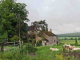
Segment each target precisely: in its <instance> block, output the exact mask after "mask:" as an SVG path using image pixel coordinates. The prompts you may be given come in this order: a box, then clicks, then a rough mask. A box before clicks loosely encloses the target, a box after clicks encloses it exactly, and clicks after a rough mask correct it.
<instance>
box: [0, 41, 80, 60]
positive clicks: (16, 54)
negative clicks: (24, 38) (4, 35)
mask: <svg viewBox="0 0 80 60" xmlns="http://www.w3.org/2000/svg"><path fill="white" fill-rule="evenodd" d="M60 42H61V43H64V44H75V40H60ZM64 44H55V45H52V46H39V47H37V51H36V52H35V55H30V54H26V53H25V52H27V51H26V50H25V52H24V51H23V54H20V50H17V47H16V49H15V50H14V51H12V50H8V51H5V52H4V54H3V53H0V59H2V60H4V59H5V60H11V59H12V60H20V59H21V60H64V57H63V55H62V53H63V45H64ZM78 44H80V40H78ZM26 45H27V44H26ZM51 47H52V48H58V49H59V51H52V50H50V48H51ZM76 47H80V46H76ZM6 48H12V47H6ZM11 51H12V52H11ZM66 52H67V50H66ZM75 52H76V51H75ZM78 52H80V51H78ZM2 55H3V56H2ZM69 58H70V59H72V58H71V57H69ZM74 60H76V59H74Z"/></svg>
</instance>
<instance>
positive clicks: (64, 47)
mask: <svg viewBox="0 0 80 60" xmlns="http://www.w3.org/2000/svg"><path fill="white" fill-rule="evenodd" d="M63 56H65V47H63Z"/></svg>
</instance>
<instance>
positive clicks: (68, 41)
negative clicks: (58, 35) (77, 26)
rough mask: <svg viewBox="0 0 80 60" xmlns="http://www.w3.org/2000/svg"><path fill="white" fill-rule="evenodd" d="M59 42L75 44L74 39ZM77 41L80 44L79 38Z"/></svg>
mask: <svg viewBox="0 0 80 60" xmlns="http://www.w3.org/2000/svg"><path fill="white" fill-rule="evenodd" d="M60 42H61V43H64V44H75V40H60ZM77 42H78V44H79V45H80V40H77Z"/></svg>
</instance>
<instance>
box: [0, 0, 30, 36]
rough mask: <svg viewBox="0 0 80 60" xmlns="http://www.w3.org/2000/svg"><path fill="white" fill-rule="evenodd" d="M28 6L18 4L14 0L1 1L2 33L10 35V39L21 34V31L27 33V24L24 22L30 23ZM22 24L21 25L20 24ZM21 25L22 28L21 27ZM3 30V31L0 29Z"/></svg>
mask: <svg viewBox="0 0 80 60" xmlns="http://www.w3.org/2000/svg"><path fill="white" fill-rule="evenodd" d="M25 7H26V4H24V3H16V2H14V0H1V1H0V12H1V18H2V21H0V22H1V23H2V32H3V34H4V33H5V32H6V33H7V34H8V38H12V37H13V36H14V35H18V34H19V32H18V31H19V29H20V31H21V35H23V34H22V32H25V31H26V26H27V24H25V23H24V21H25V20H26V21H29V19H28V18H27V17H28V15H27V14H28V11H27V10H26V8H25ZM19 22H20V23H19ZM19 24H20V27H19ZM0 30H1V29H0Z"/></svg>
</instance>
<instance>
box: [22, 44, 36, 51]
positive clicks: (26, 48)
mask: <svg viewBox="0 0 80 60" xmlns="http://www.w3.org/2000/svg"><path fill="white" fill-rule="evenodd" d="M23 51H25V52H27V51H28V52H36V48H35V47H34V46H33V45H32V44H30V43H27V44H26V45H25V47H23Z"/></svg>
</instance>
